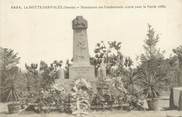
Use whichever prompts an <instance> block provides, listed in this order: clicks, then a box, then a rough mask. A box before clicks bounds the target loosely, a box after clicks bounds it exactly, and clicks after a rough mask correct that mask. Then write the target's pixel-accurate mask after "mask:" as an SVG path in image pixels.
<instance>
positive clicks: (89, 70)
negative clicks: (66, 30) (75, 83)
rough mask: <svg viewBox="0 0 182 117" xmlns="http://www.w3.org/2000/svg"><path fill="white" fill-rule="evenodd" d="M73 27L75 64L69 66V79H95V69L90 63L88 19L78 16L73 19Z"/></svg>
mask: <svg viewBox="0 0 182 117" xmlns="http://www.w3.org/2000/svg"><path fill="white" fill-rule="evenodd" d="M72 28H73V64H72V66H71V67H70V68H69V79H71V80H72V79H73V80H75V79H80V78H84V79H86V80H88V81H94V80H95V70H94V67H93V66H92V65H90V55H89V49H88V39H87V28H88V24H87V21H86V20H85V19H84V18H83V17H82V16H77V17H76V18H75V19H74V20H73V21H72Z"/></svg>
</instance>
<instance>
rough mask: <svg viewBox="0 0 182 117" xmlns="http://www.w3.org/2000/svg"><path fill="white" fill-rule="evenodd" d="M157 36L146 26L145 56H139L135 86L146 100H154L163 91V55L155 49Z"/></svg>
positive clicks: (164, 73)
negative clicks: (138, 87) (139, 88)
mask: <svg viewBox="0 0 182 117" xmlns="http://www.w3.org/2000/svg"><path fill="white" fill-rule="evenodd" d="M158 40H159V35H158V34H155V31H154V29H153V28H152V27H151V25H148V33H147V39H146V40H145V45H144V49H145V54H142V55H141V65H140V66H139V67H138V71H137V72H138V73H137V79H139V80H138V81H137V84H138V85H139V86H140V87H141V91H142V93H143V94H144V95H145V96H146V98H156V97H158V96H159V95H160V91H161V90H162V89H164V88H165V87H164V86H165V82H166V77H165V76H166V69H164V68H165V67H164V66H163V65H164V62H163V61H164V57H163V53H164V52H161V51H160V49H157V48H156V44H157V42H158Z"/></svg>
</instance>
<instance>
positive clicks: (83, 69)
mask: <svg viewBox="0 0 182 117" xmlns="http://www.w3.org/2000/svg"><path fill="white" fill-rule="evenodd" d="M69 74H70V75H69V79H73V80H76V79H80V78H84V79H86V80H87V81H90V82H92V81H95V70H94V67H93V66H91V65H87V66H74V65H73V66H71V67H70V68H69Z"/></svg>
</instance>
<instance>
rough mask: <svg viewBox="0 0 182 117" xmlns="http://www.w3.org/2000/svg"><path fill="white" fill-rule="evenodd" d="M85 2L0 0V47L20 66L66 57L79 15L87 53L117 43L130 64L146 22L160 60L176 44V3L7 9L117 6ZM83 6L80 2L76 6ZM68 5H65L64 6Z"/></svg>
mask: <svg viewBox="0 0 182 117" xmlns="http://www.w3.org/2000/svg"><path fill="white" fill-rule="evenodd" d="M105 1H107V2H103V1H101V0H100V1H99V2H98V0H93V1H92V2H91V1H90V0H88V1H87V2H85V1H84V0H81V2H79V3H77V2H75V1H74V2H73V1H71V0H68V1H64V0H60V1H59V0H32V1H31V0H6V1H4V0H0V46H1V47H6V48H11V49H14V50H15V51H16V52H18V53H19V56H20V57H21V60H20V64H19V65H20V66H21V67H22V68H23V67H24V64H25V63H28V64H30V63H39V62H40V60H44V61H46V62H47V63H51V62H52V61H54V60H63V61H65V60H66V59H70V58H72V50H73V49H72V47H73V30H72V20H73V19H74V18H75V17H76V16H78V15H79V16H80V15H81V16H83V17H84V18H85V19H86V20H87V21H88V29H87V33H88V43H89V51H90V55H91V56H92V55H93V50H94V48H95V46H96V43H97V42H100V41H105V42H107V41H114V40H115V41H118V42H122V47H121V51H122V53H123V54H124V55H125V56H130V57H131V58H132V59H133V60H134V61H135V58H136V56H138V55H140V54H141V53H142V52H143V44H144V40H145V39H146V33H147V24H151V25H152V26H153V28H154V30H155V31H156V33H158V34H159V35H160V40H159V43H158V45H157V46H158V47H160V48H161V50H165V51H166V53H165V56H166V57H168V56H169V55H170V54H171V53H172V49H174V48H176V47H178V46H179V45H182V13H181V11H182V1H181V0H173V1H171V0H158V1H157V0H151V1H148V0H119V1H121V2H120V4H122V5H124V6H129V5H130V6H131V5H165V6H166V8H155V9H154V8H146V9H144V8H140V9H134V8H123V9H10V6H11V5H20V6H23V5H37V4H40V5H42V4H43V5H48V4H49V5H50V4H51V5H52V4H53V5H57V4H66V5H80V4H82V5H95V4H96V3H97V4H104V5H109V4H113V5H118V2H111V1H109V0H105ZM82 2H83V3H82ZM70 3H71V4H70Z"/></svg>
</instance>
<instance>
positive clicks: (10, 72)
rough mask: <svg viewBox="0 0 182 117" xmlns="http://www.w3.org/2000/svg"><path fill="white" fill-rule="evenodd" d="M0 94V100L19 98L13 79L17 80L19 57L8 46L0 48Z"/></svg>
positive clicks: (15, 99)
mask: <svg viewBox="0 0 182 117" xmlns="http://www.w3.org/2000/svg"><path fill="white" fill-rule="evenodd" d="M0 55H1V59H2V60H1V61H2V65H1V69H2V74H1V75H2V76H1V79H0V80H1V90H2V91H3V92H2V94H1V98H2V101H10V100H11V101H17V100H18V99H19V98H18V97H19V96H18V95H19V94H17V93H18V91H17V90H16V87H17V85H15V81H16V80H17V74H18V67H17V64H18V63H19V60H20V57H18V53H15V52H14V50H12V49H8V48H1V53H0Z"/></svg>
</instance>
